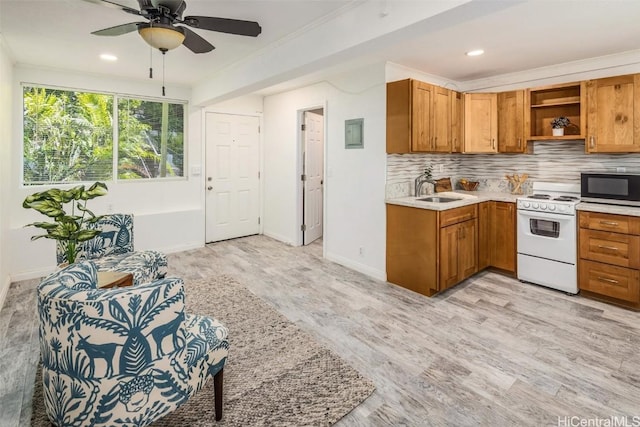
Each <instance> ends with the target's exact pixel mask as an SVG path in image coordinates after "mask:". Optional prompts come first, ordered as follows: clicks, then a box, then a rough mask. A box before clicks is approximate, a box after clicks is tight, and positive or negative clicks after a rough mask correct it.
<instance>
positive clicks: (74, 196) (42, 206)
mask: <svg viewBox="0 0 640 427" xmlns="http://www.w3.org/2000/svg"><path fill="white" fill-rule="evenodd" d="M105 194H107V185H106V184H105V183H103V182H96V183H95V184H93V185H92V186H91V187H89V188H88V189H85V187H84V185H78V186H76V187H73V188H70V189H68V190H61V189H59V188H50V189H49V190H47V191H42V192H39V193H34V194H32V195H30V196H27V198H26V199H24V202H22V207H23V208H25V209H35V210H37V211H38V212H40V213H41V214H43V215H46V216H47V217H49V218H52V219H53V222H33V223H31V224H27V225H25V227H29V226H34V227H37V228H42V229H43V230H45V231H46V232H47V234H40V235H38V236H32V237H31V240H36V239H40V238H42V237H44V238H45V239H54V240H58V241H61V242H64V243H65V247H66V251H67V253H66V255H67V260H68V261H69V264H73V263H74V262H75V260H76V254H77V249H78V243H80V242H85V241H87V240H91V239H93V238H94V237H95V236H97V235H98V234H100V232H101V231H102V230H93V229H92V230H89V229H87V227H86V226H87V225H88V224H92V223H95V222H97V221H98V220H99V219H100V218H102V217H101V216H95V215H94V213H93V212H91V211H90V210H89V209H87V200H89V199H93V198H96V197H99V196H104V195H105ZM67 203H70V204H71V214H68V213H67V212H66V211H65V206H64V205H66V204H67ZM76 210H77V211H76Z"/></svg>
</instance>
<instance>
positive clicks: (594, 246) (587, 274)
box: [578, 212, 640, 309]
mask: <svg viewBox="0 0 640 427" xmlns="http://www.w3.org/2000/svg"><path fill="white" fill-rule="evenodd" d="M578 221H579V225H580V231H579V233H578V251H579V254H580V256H579V259H578V285H579V287H580V293H581V294H582V295H583V296H586V297H591V298H595V299H601V300H605V301H607V302H612V303H616V304H619V305H623V306H626V307H631V308H635V309H639V308H640V227H638V221H639V218H637V217H630V216H626V215H613V214H605V213H594V212H579V213H578Z"/></svg>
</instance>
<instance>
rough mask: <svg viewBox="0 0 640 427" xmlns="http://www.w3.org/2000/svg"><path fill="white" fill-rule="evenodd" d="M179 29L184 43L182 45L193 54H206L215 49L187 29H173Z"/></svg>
mask: <svg viewBox="0 0 640 427" xmlns="http://www.w3.org/2000/svg"><path fill="white" fill-rule="evenodd" d="M175 28H179V29H180V31H182V32H183V33H184V36H185V37H184V41H183V42H182V44H183V45H184V46H185V47H186V48H187V49H189V50H190V51H192V52H193V53H207V52H211V51H212V50H213V49H215V47H213V45H212V44H211V43H209V42H208V41H206V40H205V39H203V38H202V37H200V36H199V35H198V34H196V33H195V32H193V31H191V30H190V29H188V28H187V27H175Z"/></svg>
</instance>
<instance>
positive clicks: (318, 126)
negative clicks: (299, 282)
mask: <svg viewBox="0 0 640 427" xmlns="http://www.w3.org/2000/svg"><path fill="white" fill-rule="evenodd" d="M304 125H305V131H304V174H305V177H306V179H305V181H304V225H305V228H304V237H303V240H304V244H305V245H308V244H309V243H311V242H313V241H314V240H316V239H318V238H320V237H322V186H323V183H324V172H323V171H324V118H323V116H321V115H320V114H316V113H312V112H311V111H305V113H304Z"/></svg>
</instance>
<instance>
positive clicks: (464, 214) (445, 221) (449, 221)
mask: <svg viewBox="0 0 640 427" xmlns="http://www.w3.org/2000/svg"><path fill="white" fill-rule="evenodd" d="M477 216H478V205H477V204H476V205H471V206H463V207H461V208H455V209H449V210H446V211H440V227H447V226H449V225H453V224H457V223H459V222H464V221H468V220H470V219H473V218H475V217H477Z"/></svg>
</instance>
